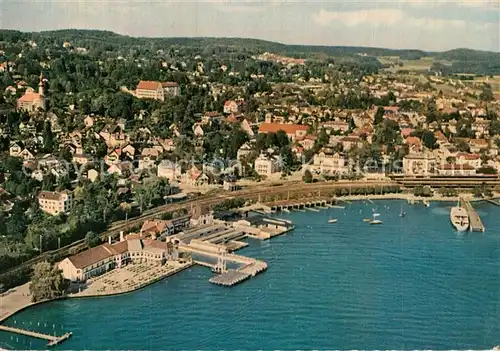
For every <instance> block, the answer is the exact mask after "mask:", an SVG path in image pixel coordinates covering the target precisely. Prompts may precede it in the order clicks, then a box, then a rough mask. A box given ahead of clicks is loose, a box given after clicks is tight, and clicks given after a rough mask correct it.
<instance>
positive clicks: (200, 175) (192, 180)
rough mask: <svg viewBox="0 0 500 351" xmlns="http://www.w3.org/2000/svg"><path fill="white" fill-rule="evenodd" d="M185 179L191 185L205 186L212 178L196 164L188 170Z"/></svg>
mask: <svg viewBox="0 0 500 351" xmlns="http://www.w3.org/2000/svg"><path fill="white" fill-rule="evenodd" d="M184 179H185V181H186V183H187V184H189V185H191V186H204V185H208V184H209V183H210V178H209V177H208V176H207V175H206V174H205V172H203V171H201V170H199V169H198V168H197V167H196V166H193V167H191V169H190V170H188V171H187V172H186V174H185V175H184Z"/></svg>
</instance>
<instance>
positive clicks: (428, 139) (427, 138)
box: [422, 130, 437, 149]
mask: <svg viewBox="0 0 500 351" xmlns="http://www.w3.org/2000/svg"><path fill="white" fill-rule="evenodd" d="M422 142H423V143H424V145H425V147H426V148H428V149H436V148H437V144H436V137H435V136H434V133H433V132H431V131H429V130H426V131H425V132H423V133H422Z"/></svg>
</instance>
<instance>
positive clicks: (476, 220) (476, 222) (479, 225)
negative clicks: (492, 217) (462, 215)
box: [460, 197, 485, 232]
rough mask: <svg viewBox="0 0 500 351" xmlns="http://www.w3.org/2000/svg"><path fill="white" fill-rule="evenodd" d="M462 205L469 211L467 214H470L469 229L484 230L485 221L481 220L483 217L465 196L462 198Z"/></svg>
mask: <svg viewBox="0 0 500 351" xmlns="http://www.w3.org/2000/svg"><path fill="white" fill-rule="evenodd" d="M460 206H462V207H463V208H465V210H466V211H467V215H468V216H469V231H471V232H484V231H485V227H484V224H483V222H482V221H481V217H479V215H478V214H477V212H476V210H475V209H474V207H472V204H471V203H470V201H468V200H465V199H464V198H462V197H461V198H460Z"/></svg>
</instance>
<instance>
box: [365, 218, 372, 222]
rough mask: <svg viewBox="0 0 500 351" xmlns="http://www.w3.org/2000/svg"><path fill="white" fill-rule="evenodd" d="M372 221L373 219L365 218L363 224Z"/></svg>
mask: <svg viewBox="0 0 500 351" xmlns="http://www.w3.org/2000/svg"><path fill="white" fill-rule="evenodd" d="M371 221H372V219H371V218H364V219H363V222H371Z"/></svg>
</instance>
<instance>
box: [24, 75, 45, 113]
mask: <svg viewBox="0 0 500 351" xmlns="http://www.w3.org/2000/svg"><path fill="white" fill-rule="evenodd" d="M46 106H47V104H46V98H45V89H44V83H43V76H42V75H40V83H39V84H38V93H35V92H34V91H33V89H29V90H26V93H25V94H24V95H23V96H21V97H20V98H19V99H17V108H18V109H19V110H24V111H28V112H34V111H37V110H38V109H42V110H45V109H46Z"/></svg>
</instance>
